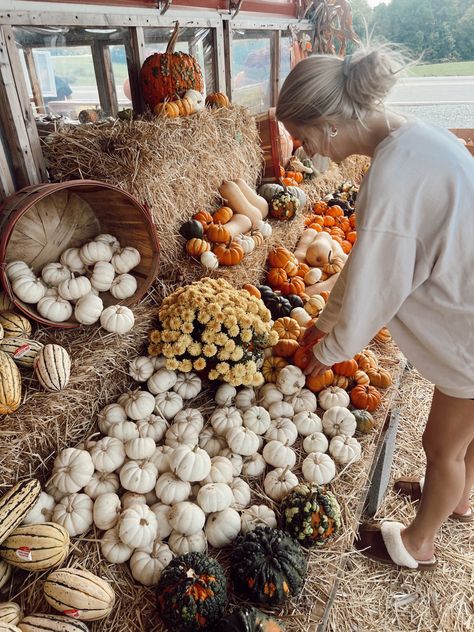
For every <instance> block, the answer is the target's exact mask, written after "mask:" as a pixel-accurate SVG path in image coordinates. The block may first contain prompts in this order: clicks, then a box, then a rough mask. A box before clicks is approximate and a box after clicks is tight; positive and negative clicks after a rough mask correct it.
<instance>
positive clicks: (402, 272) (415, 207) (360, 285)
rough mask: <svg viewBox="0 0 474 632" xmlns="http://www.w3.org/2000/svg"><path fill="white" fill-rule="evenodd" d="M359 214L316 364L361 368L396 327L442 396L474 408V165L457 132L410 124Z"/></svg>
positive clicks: (386, 148) (391, 146)
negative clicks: (363, 358) (385, 331)
mask: <svg viewBox="0 0 474 632" xmlns="http://www.w3.org/2000/svg"><path fill="white" fill-rule="evenodd" d="M356 213H357V242H356V244H355V246H354V248H353V249H352V251H351V254H350V256H349V258H348V260H347V262H346V265H345V266H344V268H343V270H342V272H341V274H340V276H339V279H338V280H337V282H336V284H335V286H334V289H333V291H332V292H331V295H330V299H329V301H328V303H327V305H326V307H325V309H324V311H323V312H322V314H321V316H320V317H319V319H318V321H317V326H318V327H319V328H320V329H321V330H322V331H324V332H326V333H328V335H327V336H325V338H324V339H323V340H322V341H321V342H319V343H318V344H317V345H316V346H315V347H314V353H315V355H316V357H317V358H318V360H319V361H320V362H322V363H323V364H326V365H332V364H335V363H336V362H340V361H342V360H345V359H347V358H352V357H353V356H354V355H355V354H356V353H358V352H359V351H360V350H361V349H362V348H363V347H364V346H365V345H367V344H368V342H369V341H370V340H371V339H372V337H373V336H374V335H375V334H376V333H377V332H378V331H379V330H380V329H381V328H382V327H383V326H385V325H387V326H388V327H389V329H390V331H391V333H392V335H393V337H394V339H395V342H396V343H397V344H398V346H399V347H400V349H401V350H402V352H403V353H404V354H405V355H406V357H407V358H408V360H409V361H410V362H411V363H412V364H413V365H414V366H415V367H416V368H417V369H418V370H419V371H420V372H421V373H422V374H423V375H424V377H425V378H427V379H428V380H430V381H431V382H433V383H434V384H436V386H437V387H438V388H439V390H440V391H442V392H443V393H445V394H447V395H451V396H453V397H462V398H474V158H473V157H472V156H470V154H469V152H468V151H466V148H465V147H463V146H462V145H461V143H460V142H459V141H458V140H457V139H456V137H455V136H454V135H453V134H452V133H451V132H449V131H447V130H443V129H441V128H437V127H435V126H431V125H428V124H426V123H423V122H420V121H410V122H408V123H406V124H404V125H402V126H401V127H400V128H398V129H397V130H395V131H394V132H392V133H391V134H390V135H389V136H387V137H386V138H385V139H384V140H383V141H382V142H381V143H380V144H379V145H378V146H377V148H376V151H375V153H374V156H373V159H372V164H371V167H370V169H369V171H368V173H367V174H366V176H365V178H364V181H363V183H362V185H361V188H360V191H359V194H358V198H357V205H356Z"/></svg>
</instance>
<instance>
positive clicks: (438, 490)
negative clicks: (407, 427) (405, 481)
mask: <svg viewBox="0 0 474 632" xmlns="http://www.w3.org/2000/svg"><path fill="white" fill-rule="evenodd" d="M473 441H474V401H471V400H468V399H458V398H456V397H449V396H448V395H444V394H443V393H441V392H440V391H438V390H437V389H435V391H434V395H433V401H432V404H431V410H430V414H429V417H428V422H427V424H426V429H425V432H424V433H423V448H424V450H425V453H426V460H427V466H426V475H425V484H424V486H423V495H422V498H421V501H420V506H419V509H418V512H417V515H416V517H415V519H414V520H413V522H412V523H411V524H410V525H409V526H408V527H407V528H406V529H405V531H404V532H403V534H402V539H403V541H404V544H405V546H406V548H407V549H408V551H409V552H410V553H411V554H412V555H413V557H414V558H415V559H417V560H428V559H430V558H431V557H432V555H433V553H434V539H435V537H436V534H437V532H438V530H439V528H440V527H441V525H442V524H443V522H444V521H445V520H446V519H447V518H448V516H449V515H450V514H451V513H452V512H453V511H454V509H457V508H458V507H459V505H460V503H461V501H462V499H463V494H464V490H465V488H466V486H467V481H466V475H467V472H466V464H465V458H466V456H467V452H468V448H469V447H470V445H471V444H472V442H473ZM470 456H471V454H470ZM471 474H472V472H471ZM466 510H467V509H466ZM466 510H465V511H466Z"/></svg>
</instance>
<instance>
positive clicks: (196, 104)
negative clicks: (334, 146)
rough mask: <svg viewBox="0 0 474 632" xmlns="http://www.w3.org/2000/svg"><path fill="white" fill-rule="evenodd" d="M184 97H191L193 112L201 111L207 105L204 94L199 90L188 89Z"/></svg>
mask: <svg viewBox="0 0 474 632" xmlns="http://www.w3.org/2000/svg"><path fill="white" fill-rule="evenodd" d="M184 98H185V99H189V100H190V101H191V103H192V106H193V113H194V112H200V111H201V110H204V108H205V107H206V100H205V98H204V95H203V94H202V93H201V92H199V91H198V90H186V92H185V93H184Z"/></svg>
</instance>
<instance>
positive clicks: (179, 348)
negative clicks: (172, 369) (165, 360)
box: [174, 342, 186, 355]
mask: <svg viewBox="0 0 474 632" xmlns="http://www.w3.org/2000/svg"><path fill="white" fill-rule="evenodd" d="M174 349H175V355H183V353H186V345H185V344H183V343H182V342H176V343H175V345H174Z"/></svg>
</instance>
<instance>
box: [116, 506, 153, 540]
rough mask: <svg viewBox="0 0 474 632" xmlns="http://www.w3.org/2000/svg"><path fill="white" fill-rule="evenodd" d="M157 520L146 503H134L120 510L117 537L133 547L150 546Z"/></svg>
mask: <svg viewBox="0 0 474 632" xmlns="http://www.w3.org/2000/svg"><path fill="white" fill-rule="evenodd" d="M157 531H158V521H157V519H156V516H155V514H154V513H153V512H152V510H151V509H150V507H148V505H134V506H133V507H129V508H128V509H125V511H123V512H122V515H121V516H120V521H119V524H118V532H119V537H120V539H121V540H122V542H123V543H124V544H127V545H128V546H130V547H133V548H134V549H135V548H137V549H139V548H141V547H146V546H150V545H151V544H152V542H153V541H154V540H155V538H156V533H157Z"/></svg>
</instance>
